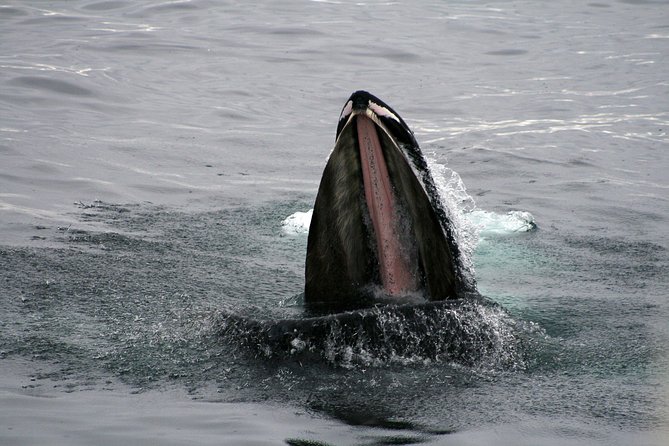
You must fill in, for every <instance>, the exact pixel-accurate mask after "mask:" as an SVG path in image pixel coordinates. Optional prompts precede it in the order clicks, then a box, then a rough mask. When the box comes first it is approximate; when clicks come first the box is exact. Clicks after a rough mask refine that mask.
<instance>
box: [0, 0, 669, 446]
mask: <svg viewBox="0 0 669 446" xmlns="http://www.w3.org/2000/svg"><path fill="white" fill-rule="evenodd" d="M668 73H669V4H668V3H667V2H666V1H662V0H659V1H653V0H622V1H613V0H611V1H609V0H597V1H591V2H580V1H573V0H567V1H559V2H548V1H527V0H520V1H509V0H491V1H485V2H484V1H478V0H472V1H451V0H446V1H429V0H421V1H415V2H393V1H363V2H349V1H284V2H269V1H268V2H262V1H259V2H233V1H213V0H211V1H208V0H193V1H163V2H161V1H155V2H139V1H130V0H127V1H126V0H101V1H100V0H68V1H6V2H3V3H2V5H0V376H1V378H0V443H1V444H12V445H34V444H50V445H59V444H63V445H88V444H96V445H113V444H142V445H150V444H155V445H166V444H175V445H183V444H198V445H200V444H201V445H209V444H216V445H240V444H246V445H273V444H276V445H292V446H296V445H297V446H305V445H311V446H315V445H316V446H324V445H389V444H435V445H489V444H496V445H536V444H542V445H628V444H635V445H666V444H668V443H667V438H669V299H668V297H669V292H668V291H667V290H668V289H669V251H668V250H669V173H668V172H669V154H668V151H669V136H668V130H669V75H668ZM358 89H365V90H368V91H370V92H371V93H373V94H375V95H377V96H379V97H380V98H382V99H383V100H384V101H386V102H388V103H389V104H390V105H391V106H392V107H393V108H394V109H395V110H396V111H397V112H398V113H399V114H400V115H401V116H402V117H403V118H404V119H405V120H406V121H407V123H408V124H409V126H410V127H411V128H412V129H413V130H414V132H415V134H416V138H417V140H418V141H419V143H420V144H421V147H422V149H423V151H424V153H425V154H426V157H427V158H428V160H429V162H430V165H431V168H432V172H433V175H434V177H435V180H436V182H437V184H438V185H439V188H440V191H441V193H442V196H443V199H444V200H445V201H446V202H447V203H449V206H450V208H451V209H452V212H453V215H454V221H455V224H456V230H457V233H458V236H459V237H460V240H461V243H462V246H463V249H464V250H465V253H466V256H467V259H466V260H467V261H468V262H469V263H468V264H469V265H470V269H471V273H472V274H473V275H474V277H475V278H476V281H477V284H478V289H479V291H480V292H481V294H482V295H484V296H485V297H486V302H487V303H485V304H483V303H471V304H467V305H462V306H459V307H455V308H450V309H443V310H441V311H437V312H433V313H430V314H428V313H427V312H426V313H421V314H417V313H416V314H409V315H406V314H399V313H392V312H382V311H377V312H376V313H375V314H374V317H375V318H376V319H375V323H376V325H375V326H374V330H375V331H365V330H363V329H361V330H349V329H348V328H347V327H345V326H343V325H337V324H333V325H331V326H329V327H328V330H329V332H328V334H327V336H325V337H321V338H318V339H316V338H305V337H301V336H299V335H295V336H290V335H288V337H287V338H286V337H284V338H282V339H273V338H268V337H263V335H262V331H261V330H260V331H259V330H258V327H257V326H255V325H254V324H253V323H252V322H253V321H260V322H262V323H263V324H267V325H266V326H271V324H273V323H274V321H278V320H281V319H287V318H293V319H295V318H297V319H299V318H300V317H303V307H302V304H301V292H302V289H303V286H304V277H303V270H304V258H305V254H306V237H307V235H306V234H307V231H308V222H309V210H310V209H311V208H312V207H313V202H314V199H315V195H316V191H317V188H318V184H319V181H320V176H321V173H322V170H323V167H324V165H325V161H326V159H327V156H328V154H329V152H330V150H331V149H332V147H333V143H334V135H335V130H336V124H337V118H338V116H339V112H340V110H341V107H342V106H343V105H344V102H345V101H346V99H347V98H348V96H349V95H350V94H351V92H353V91H355V90H358ZM349 328H350V327H349Z"/></svg>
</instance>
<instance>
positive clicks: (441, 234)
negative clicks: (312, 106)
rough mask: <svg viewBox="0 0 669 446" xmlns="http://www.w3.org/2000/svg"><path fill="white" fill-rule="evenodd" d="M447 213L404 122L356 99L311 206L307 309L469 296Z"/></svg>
mask: <svg viewBox="0 0 669 446" xmlns="http://www.w3.org/2000/svg"><path fill="white" fill-rule="evenodd" d="M450 215H451V214H450V210H449V209H448V207H447V206H446V205H445V204H444V201H443V200H442V198H441V196H440V195H439V192H438V189H437V187H436V185H435V181H434V178H433V176H432V174H431V172H430V169H429V167H428V163H427V161H426V159H425V157H424V155H423V153H422V152H421V150H420V147H419V145H418V142H417V141H416V138H415V136H414V133H413V132H412V131H411V129H410V128H409V126H408V125H407V124H406V122H405V121H404V120H403V119H402V118H401V117H400V115H399V114H398V113H397V112H395V110H393V109H392V108H391V107H390V106H389V105H388V104H386V103H385V102H383V101H382V100H381V99H379V98H377V97H376V96H374V95H372V94H371V93H369V92H367V91H362V90H360V91H356V92H354V93H353V94H352V95H351V96H350V97H349V98H348V100H347V101H346V102H345V104H344V107H343V108H342V111H341V114H340V116H339V121H338V124H337V132H336V137H335V144H334V148H333V149H332V151H331V152H330V155H329V157H328V160H327V162H326V165H325V168H324V170H323V175H322V178H321V181H320V185H319V187H318V192H317V195H316V200H315V203H314V208H313V215H312V219H311V223H310V227H309V235H308V240H307V254H306V261H305V286H304V302H305V305H306V307H307V308H308V309H310V310H312V311H314V312H316V313H336V312H340V311H350V310H356V309H363V308H369V307H373V306H377V305H382V304H388V303H390V304H400V305H401V304H407V303H421V302H431V301H444V300H449V299H460V298H463V297H466V296H467V295H469V294H472V293H475V292H476V284H475V283H474V280H473V279H472V278H469V277H467V275H466V274H465V271H464V266H463V259H462V252H461V250H460V249H459V247H458V243H457V240H456V234H455V231H456V230H455V228H454V226H453V223H452V219H451V217H450Z"/></svg>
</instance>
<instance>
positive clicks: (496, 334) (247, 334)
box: [218, 299, 523, 368]
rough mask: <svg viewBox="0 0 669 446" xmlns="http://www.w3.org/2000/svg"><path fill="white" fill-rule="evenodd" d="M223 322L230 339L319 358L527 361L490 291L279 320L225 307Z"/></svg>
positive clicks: (266, 351)
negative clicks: (471, 296)
mask: <svg viewBox="0 0 669 446" xmlns="http://www.w3.org/2000/svg"><path fill="white" fill-rule="evenodd" d="M218 325H219V327H220V335H221V337H222V338H223V339H224V340H225V341H227V343H229V344H230V345H233V346H236V347H238V348H240V347H242V348H245V349H248V350H250V351H252V352H255V354H256V355H257V356H258V357H262V358H294V359H297V360H299V361H302V360H306V359H309V358H311V359H317V360H324V361H326V362H327V363H329V364H332V365H335V366H340V367H344V368H352V367H356V366H380V365H386V364H392V363H399V364H425V363H430V362H449V363H457V364H462V365H466V366H470V367H476V368H522V367H523V359H522V354H521V351H522V349H521V348H520V345H519V343H520V342H521V341H520V340H521V339H522V336H519V335H518V331H519V330H520V329H521V328H519V327H518V326H517V324H516V322H515V321H514V320H513V318H511V317H510V316H509V315H508V314H507V313H506V312H505V311H504V310H503V309H502V308H501V307H500V306H498V305H496V304H494V303H491V302H489V301H487V300H484V299H460V300H451V301H441V302H430V303H427V304H422V305H399V306H397V305H389V306H385V307H374V308H370V309H366V310H358V311H352V312H346V313H339V314H334V315H329V316H323V317H315V318H304V319H289V320H279V321H274V320H260V321H259V320H256V319H253V318H245V317H243V316H240V315H239V314H235V313H221V314H220V315H219V322H218Z"/></svg>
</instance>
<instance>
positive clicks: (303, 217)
mask: <svg viewBox="0 0 669 446" xmlns="http://www.w3.org/2000/svg"><path fill="white" fill-rule="evenodd" d="M313 213H314V210H313V209H309V210H308V211H307V212H295V213H294V214H291V215H289V216H288V217H286V218H285V219H284V220H283V221H282V222H281V229H282V230H283V232H284V233H285V234H288V235H298V234H307V233H308V232H309V225H311V216H312V215H313Z"/></svg>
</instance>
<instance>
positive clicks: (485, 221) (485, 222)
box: [467, 209, 536, 236]
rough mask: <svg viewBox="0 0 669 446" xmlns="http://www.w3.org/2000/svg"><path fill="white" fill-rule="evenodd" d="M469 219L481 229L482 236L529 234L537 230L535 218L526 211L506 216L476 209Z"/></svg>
mask: <svg viewBox="0 0 669 446" xmlns="http://www.w3.org/2000/svg"><path fill="white" fill-rule="evenodd" d="M467 219H468V220H469V221H470V222H472V223H473V224H474V225H476V227H478V228H479V234H480V235H481V236H487V235H498V234H500V235H502V234H511V233H514V232H528V231H531V230H532V229H534V228H536V223H535V222H534V216H533V215H532V214H530V213H529V212H526V211H509V212H507V213H505V214H498V213H496V212H491V211H484V210H483V209H475V210H473V211H472V212H470V213H468V214H467Z"/></svg>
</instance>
